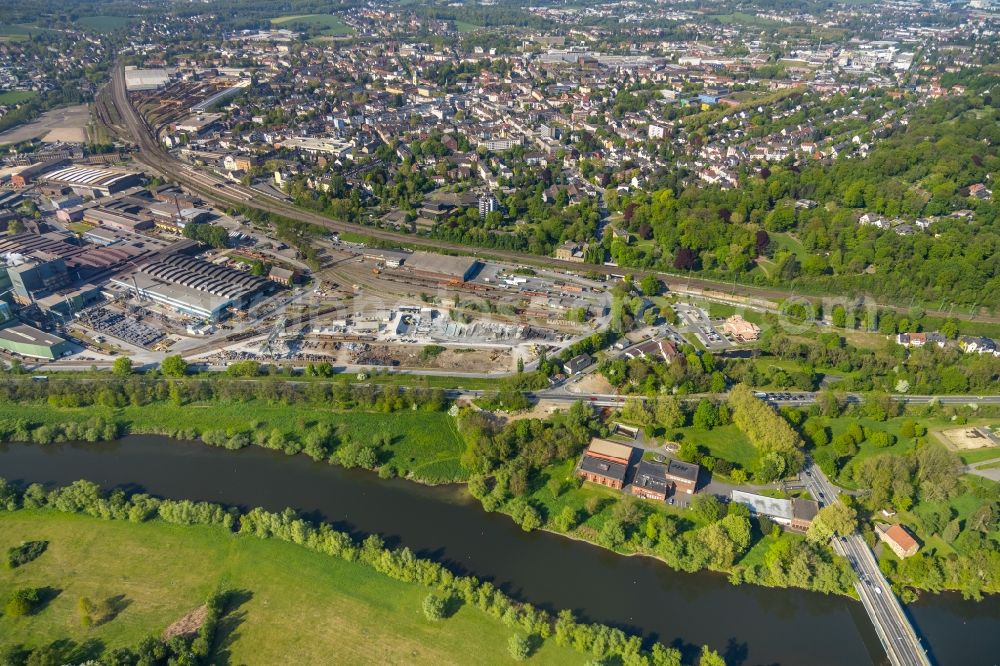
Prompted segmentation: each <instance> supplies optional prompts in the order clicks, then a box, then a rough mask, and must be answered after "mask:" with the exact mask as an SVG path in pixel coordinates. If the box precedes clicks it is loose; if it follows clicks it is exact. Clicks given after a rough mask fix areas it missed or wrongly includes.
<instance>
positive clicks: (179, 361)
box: [160, 354, 188, 377]
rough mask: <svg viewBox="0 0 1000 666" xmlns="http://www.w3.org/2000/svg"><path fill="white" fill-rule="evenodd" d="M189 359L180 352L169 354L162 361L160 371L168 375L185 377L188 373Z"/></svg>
mask: <svg viewBox="0 0 1000 666" xmlns="http://www.w3.org/2000/svg"><path fill="white" fill-rule="evenodd" d="M187 371H188V364H187V361H185V360H184V358H183V357H181V355H180V354H175V355H174V356H168V357H166V358H165V359H163V362H162V363H160V372H162V373H163V374H164V375H165V376H167V377H183V376H184V375H186V374H187Z"/></svg>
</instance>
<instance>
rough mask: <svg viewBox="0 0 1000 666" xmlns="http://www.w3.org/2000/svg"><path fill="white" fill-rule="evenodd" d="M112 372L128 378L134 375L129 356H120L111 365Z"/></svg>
mask: <svg viewBox="0 0 1000 666" xmlns="http://www.w3.org/2000/svg"><path fill="white" fill-rule="evenodd" d="M111 372H112V373H113V374H115V375H118V376H119V377H127V376H128V375H131V374H132V359H130V358H129V357H128V356H119V357H118V358H116V359H115V362H114V363H112V364H111Z"/></svg>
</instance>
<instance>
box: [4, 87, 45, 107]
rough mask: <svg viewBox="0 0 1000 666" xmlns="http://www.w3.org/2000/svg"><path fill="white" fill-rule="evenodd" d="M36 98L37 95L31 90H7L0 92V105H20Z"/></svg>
mask: <svg viewBox="0 0 1000 666" xmlns="http://www.w3.org/2000/svg"><path fill="white" fill-rule="evenodd" d="M35 97H38V93H36V92H35V91H33V90H8V91H6V92H0V104H2V105H4V106H7V105H10V104H21V103H22V102H27V101H28V100H30V99H34V98H35Z"/></svg>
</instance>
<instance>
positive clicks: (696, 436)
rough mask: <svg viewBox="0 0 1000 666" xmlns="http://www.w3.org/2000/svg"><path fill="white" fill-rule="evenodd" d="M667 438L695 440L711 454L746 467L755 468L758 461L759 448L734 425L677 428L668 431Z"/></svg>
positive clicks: (681, 440) (672, 439)
mask: <svg viewBox="0 0 1000 666" xmlns="http://www.w3.org/2000/svg"><path fill="white" fill-rule="evenodd" d="M667 439H669V440H671V441H674V442H686V441H693V442H694V443H695V444H697V445H698V446H704V447H705V448H706V449H708V451H709V455H711V456H713V457H715V458H719V459H722V460H728V461H729V462H733V463H737V464H738V465H740V466H741V467H743V468H745V469H753V467H754V465H755V464H756V463H757V449H755V448H754V447H753V445H752V444H751V443H750V440H748V439H747V438H746V435H744V434H743V433H742V432H741V431H740V429H739V428H737V427H736V426H734V425H724V426H718V427H715V428H712V429H711V430H705V429H704V428H695V427H690V428H677V429H675V430H669V431H667Z"/></svg>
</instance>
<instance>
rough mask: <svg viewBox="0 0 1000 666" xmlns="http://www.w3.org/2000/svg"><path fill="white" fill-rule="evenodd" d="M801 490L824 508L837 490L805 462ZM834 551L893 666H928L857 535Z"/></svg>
mask: <svg viewBox="0 0 1000 666" xmlns="http://www.w3.org/2000/svg"><path fill="white" fill-rule="evenodd" d="M802 478H803V479H804V481H805V486H806V488H807V489H808V490H809V492H810V493H811V494H812V496H813V498H814V499H817V500H819V501H820V502H822V503H823V504H824V505H825V504H828V503H830V502H831V501H833V500H834V499H835V498H836V497H837V495H838V494H839V493H840V489H839V488H838V487H836V486H835V485H833V484H832V483H830V480H829V479H828V478H827V477H826V475H825V474H824V473H823V470H821V469H820V468H819V466H818V465H816V464H815V463H814V462H813V461H812V460H809V463H808V466H807V467H806V470H805V475H804V476H803V477H802ZM833 546H834V550H836V551H837V552H838V553H839V554H840V555H843V556H845V557H847V559H848V561H849V562H850V563H851V567H852V568H853V569H854V572H855V574H857V577H858V581H857V582H856V583H855V586H854V587H855V589H856V590H857V592H858V596H859V597H860V599H861V603H862V605H863V606H864V607H865V611H866V612H867V613H868V617H869V618H870V619H871V621H872V624H874V625H875V631H876V633H877V634H878V637H879V640H881V641H882V646H883V647H884V648H885V651H886V654H887V655H888V657H889V661H890V662H891V663H892V664H893V666H928V665H929V664H930V663H931V662H930V658H929V657H928V655H927V653H926V651H925V650H924V646H923V645H922V643H921V640H920V637H919V636H918V635H917V632H916V630H915V629H914V627H913V624H912V623H911V622H910V620H909V619H908V618H907V616H906V613H905V611H904V610H903V606H902V604H901V603H900V602H899V600H898V599H897V598H896V595H895V594H893V592H892V588H891V587H890V586H889V581H887V580H886V579H885V576H883V575H882V572H881V571H880V570H879V568H878V563H877V562H876V561H875V555H874V554H873V553H872V551H871V549H870V548H869V547H868V544H867V543H865V540H864V539H862V538H861V535H859V534H857V533H854V534H852V535H850V536H847V537H844V538H842V539H835V540H834V543H833Z"/></svg>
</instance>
